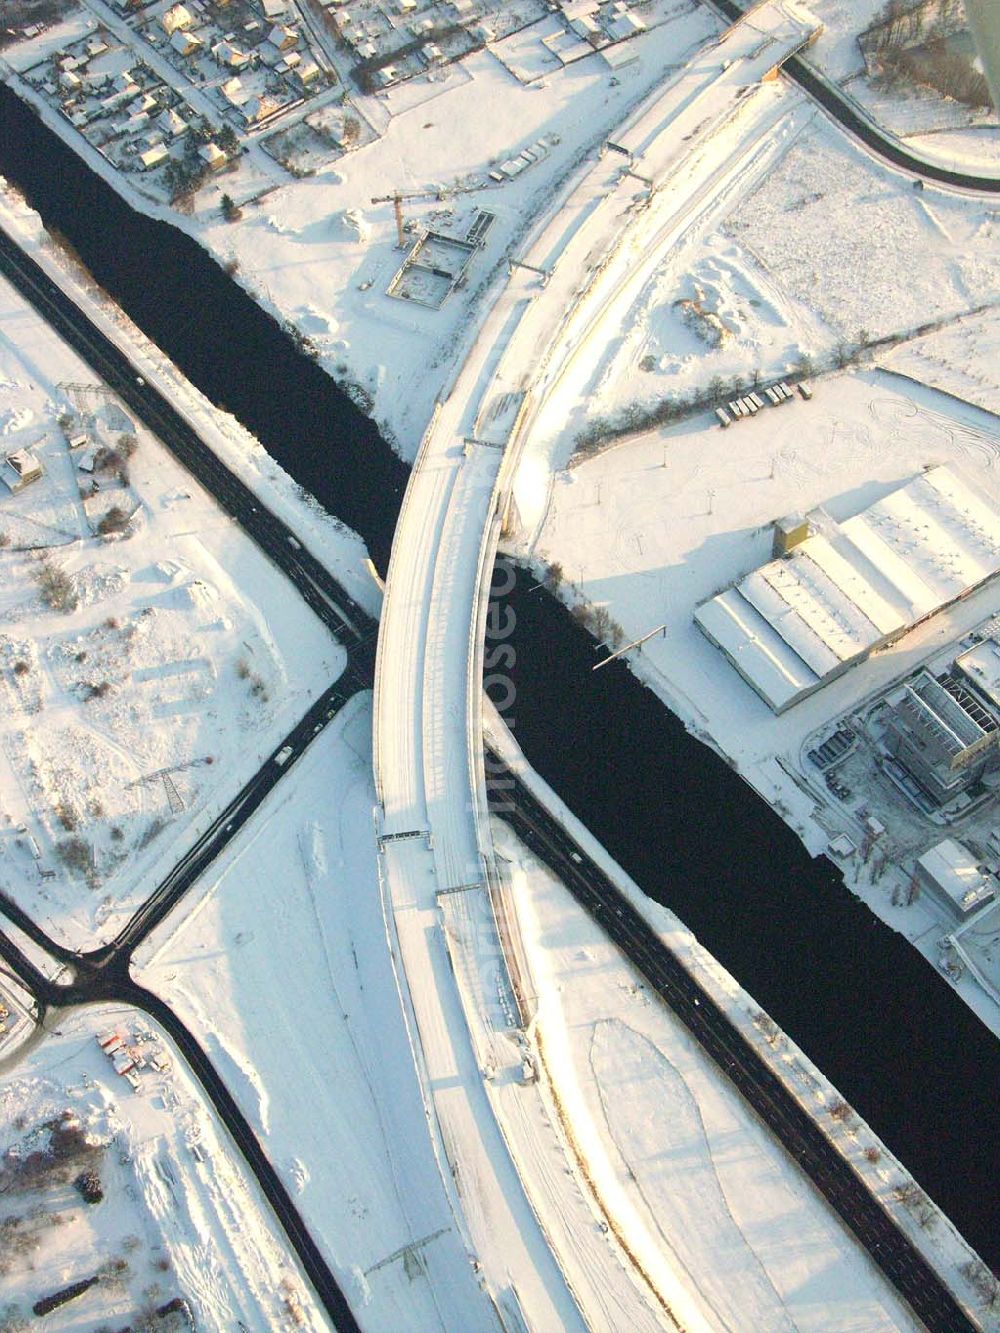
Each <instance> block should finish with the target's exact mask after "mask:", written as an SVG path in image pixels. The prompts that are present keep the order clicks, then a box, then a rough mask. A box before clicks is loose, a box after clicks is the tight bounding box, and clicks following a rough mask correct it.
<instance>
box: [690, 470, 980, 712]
mask: <svg viewBox="0 0 1000 1333" xmlns="http://www.w3.org/2000/svg"><path fill="white" fill-rule="evenodd" d="M998 572H1000V511H998V509H997V508H996V506H995V505H993V504H992V503H991V502H990V501H987V500H985V499H984V498H983V497H982V496H980V495H978V494H977V493H976V492H975V491H973V490H972V489H971V488H970V487H969V486H968V485H967V484H966V483H965V482H964V481H963V480H962V479H961V478H960V477H959V476H957V475H956V474H955V473H954V472H952V471H951V470H950V469H949V468H947V467H934V468H929V469H928V470H927V471H926V472H923V473H921V475H920V476H918V477H916V478H914V480H913V481H911V482H909V483H908V484H907V485H905V486H901V487H900V488H899V489H898V490H896V491H893V492H892V493H891V494H889V495H887V496H885V498H884V499H882V500H879V501H878V503H877V504H874V505H872V506H871V508H869V509H866V510H864V512H863V513H860V514H857V515H856V516H855V517H854V518H851V519H848V520H847V521H846V522H845V523H841V524H839V525H837V524H834V523H832V522H831V523H828V524H827V525H825V530H824V532H823V533H821V534H816V535H813V536H811V537H807V538H806V540H805V541H804V542H802V543H801V544H800V545H799V546H797V547H795V548H794V550H793V551H792V552H791V553H790V554H789V555H788V556H785V557H783V558H782V559H778V560H772V561H771V562H770V564H767V565H764V566H762V567H761V568H760V569H756V570H754V571H753V572H752V573H750V574H747V575H746V576H745V577H744V578H743V579H741V580H740V581H739V582H738V583H737V584H736V586H735V587H734V588H729V589H727V590H726V591H725V592H723V593H720V594H719V595H718V596H717V597H713V598H711V599H710V600H709V601H707V602H705V603H703V604H702V605H701V606H699V607H698V609H697V610H696V611H695V620H696V622H697V623H698V625H699V626H700V628H701V629H702V630H703V631H704V632H705V634H706V635H707V636H708V637H709V638H710V639H711V640H712V642H713V643H715V644H717V645H718V646H719V647H720V648H722V650H723V651H724V652H725V653H726V655H727V656H728V657H729V658H730V660H731V661H732V663H733V665H734V666H735V667H736V668H737V670H738V671H739V672H740V674H741V675H742V676H743V677H744V678H745V679H746V680H747V682H748V683H749V684H750V685H751V686H752V687H753V688H754V689H755V690H756V691H757V693H758V694H759V695H760V696H761V697H762V698H763V699H765V700H766V702H767V703H768V704H770V706H771V707H772V708H773V709H774V711H775V712H778V713H780V712H781V711H782V710H783V709H785V708H788V707H790V706H791V705H792V704H793V703H795V702H797V700H798V699H800V698H803V697H804V696H805V695H806V694H811V693H812V691H813V690H815V689H818V688H819V687H820V686H821V685H823V684H824V683H825V682H826V681H827V680H829V679H831V678H832V677H833V676H835V675H839V674H840V672H841V671H843V670H844V669H845V668H846V667H848V666H849V665H851V664H852V663H854V662H857V661H860V660H861V659H862V658H864V657H866V656H867V655H868V654H869V653H870V652H871V651H872V650H873V649H874V648H878V647H880V646H882V645H883V644H886V643H888V642H890V641H891V640H892V639H894V638H897V637H898V636H899V635H900V634H902V633H904V632H905V631H906V630H907V629H909V628H910V626H911V625H913V624H915V623H916V622H917V621H919V620H923V619H924V618H925V617H927V616H929V615H932V614H933V613H934V612H935V611H938V610H940V609H941V608H942V607H944V606H947V605H948V604H949V603H950V602H953V601H955V599H956V598H958V597H961V596H962V595H963V593H966V592H968V591H970V590H971V589H972V588H975V587H977V586H978V585H979V584H980V583H983V582H985V581H986V580H987V579H990V578H993V577H994V576H995V575H996V574H997V573H998Z"/></svg>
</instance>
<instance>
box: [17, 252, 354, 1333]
mask: <svg viewBox="0 0 1000 1333" xmlns="http://www.w3.org/2000/svg"><path fill="white" fill-rule="evenodd" d="M0 272H2V273H3V274H4V276H5V277H7V278H8V280H9V281H10V282H11V283H12V284H13V285H14V286H15V287H16V288H17V289H18V290H19V291H20V292H21V293H22V294H23V295H24V296H25V297H26V299H27V300H28V301H30V303H31V304H32V305H33V306H34V307H35V308H36V310H38V312H39V313H40V314H41V316H42V318H43V319H45V320H46V321H47V322H48V323H49V324H50V325H51V326H52V327H53V328H54V329H55V330H56V331H57V332H58V333H59V334H60V335H61V336H62V337H63V339H64V340H65V341H66V342H67V343H68V344H69V345H70V346H71V347H73V348H74V349H75V350H76V351H77V352H78V353H79V354H80V355H81V356H82V357H83V359H84V360H85V361H86V362H87V363H88V364H89V365H90V366H91V368H92V369H93V370H94V371H95V373H96V374H97V375H98V376H99V377H100V378H101V379H102V380H103V381H104V382H105V383H106V384H108V385H109V386H110V387H111V388H112V389H114V390H115V391H116V392H117V393H118V394H119V396H120V397H121V398H122V400H123V401H124V402H125V403H126V404H127V405H128V406H129V407H130V408H131V409H132V410H133V411H134V412H135V413H136V415H137V416H138V417H140V418H141V419H142V420H143V422H144V423H145V424H146V425H147V426H148V427H149V428H150V429H151V430H152V431H153V432H154V433H155V434H156V435H157V436H158V437H159V438H160V440H162V441H163V443H164V444H166V445H167V446H168V448H170V449H171V451H172V452H173V453H174V455H175V456H176V457H177V458H178V459H179V460H180V462H181V463H183V464H184V466H185V467H186V468H187V469H188V470H189V471H190V472H191V473H192V474H193V475H194V476H195V477H197V479H198V480H199V481H200V482H201V483H202V485H203V486H205V488H206V489H207V490H208V491H210V492H211V494H212V495H213V496H214V497H215V498H216V500H217V501H218V503H219V504H220V505H221V507H222V508H223V509H225V510H227V511H228V512H229V513H230V514H232V515H233V517H234V518H236V519H237V520H238V521H239V522H240V524H241V525H242V526H243V528H244V529H245V531H246V532H247V534H248V535H249V536H250V537H251V538H252V539H253V540H254V541H255V542H256V543H257V545H258V546H259V547H260V548H261V549H262V550H263V551H264V552H265V553H266V554H267V555H268V556H269V557H270V558H271V559H272V560H273V561H274V563H275V564H276V565H277V566H278V567H279V568H280V569H282V570H283V571H284V572H285V574H286V575H287V576H288V577H289V578H290V579H291V580H292V582H293V583H294V584H295V586H296V588H297V589H298V591H299V592H300V594H301V595H302V597H303V598H304V600H305V601H306V602H307V603H308V605H309V606H311V607H312V609H313V610H314V611H315V613H316V614H317V616H318V617H319V618H320V619H321V620H322V621H323V623H324V624H325V625H327V627H328V628H329V629H330V630H331V632H332V633H333V634H334V635H335V636H336V637H338V638H339V639H341V640H342V641H346V647H347V653H348V663H347V667H346V669H345V672H344V674H343V676H342V677H341V679H340V680H339V681H338V682H337V683H336V684H334V685H333V686H331V687H330V688H329V689H328V690H326V691H325V692H324V694H323V695H321V696H320V698H319V699H318V700H317V701H316V702H315V703H314V704H313V705H312V706H311V707H310V709H309V710H308V711H307V713H306V715H305V716H304V717H303V719H302V720H301V722H299V724H298V725H297V726H296V727H295V728H294V729H293V731H292V732H291V733H290V734H289V735H288V736H287V737H285V739H284V741H283V742H282V744H281V745H280V746H279V747H278V748H277V749H276V750H275V751H274V753H273V754H272V755H271V756H270V757H269V758H268V759H267V760H266V761H265V763H264V764H263V766H262V767H261V768H260V770H259V771H258V772H257V773H256V774H255V775H254V777H253V778H251V780H250V782H249V783H247V784H246V786H245V787H244V788H243V789H242V790H241V791H240V792H239V793H238V794H237V796H236V797H234V799H233V800H232V801H231V802H230V804H229V805H228V806H227V807H226V809H225V810H224V811H223V812H222V814H221V815H220V816H219V817H218V819H216V820H215V821H214V822H213V824H212V826H211V828H210V829H208V830H206V832H205V833H204V834H202V835H201V837H200V838H199V839H198V840H197V842H196V843H195V844H194V846H193V847H192V848H190V850H189V851H188V852H187V853H186V854H185V855H184V856H183V857H182V859H181V860H180V862H178V864H177V865H175V866H174V867H173V869H172V870H171V872H170V874H169V875H168V876H167V878H166V879H165V880H164V881H163V882H162V883H161V884H160V885H159V886H158V887H157V888H156V889H155V890H154V892H153V893H152V894H151V896H150V898H149V899H148V900H147V901H146V902H145V903H144V904H143V905H142V907H141V908H140V909H139V911H138V912H137V913H136V914H135V915H134V916H133V917H132V919H131V920H130V921H129V922H128V924H127V925H126V927H125V929H124V930H123V931H122V933H121V934H120V935H119V936H118V938H117V939H116V940H115V941H114V942H113V943H112V944H111V945H110V946H108V947H107V948H106V949H104V950H100V951H98V952H97V953H96V954H92V955H84V956H82V957H80V956H78V955H73V954H69V957H68V958H67V954H68V952H69V951H66V950H64V949H61V948H59V947H58V946H53V943H52V941H50V940H48V938H47V936H46V935H45V934H44V932H42V931H41V930H40V928H39V927H37V926H35V924H34V923H33V922H31V920H30V918H27V917H26V914H24V913H20V912H18V915H19V916H20V918H21V919H20V921H18V920H17V919H16V917H15V914H14V913H9V915H10V916H11V919H12V920H15V924H20V925H21V927H22V928H23V929H24V930H25V933H27V934H29V935H30V937H31V938H32V939H33V940H34V941H35V942H36V943H39V944H41V945H42V947H43V948H45V949H46V950H47V951H48V952H49V953H51V954H52V955H53V956H55V957H56V958H57V959H59V961H64V962H65V961H68V962H70V963H71V965H73V966H74V967H76V968H77V969H78V975H77V979H76V980H75V982H73V983H72V984H69V985H66V986H62V985H59V984H58V983H57V982H53V981H51V980H50V979H49V978H48V977H46V976H45V975H44V974H43V973H42V972H41V971H40V970H39V968H38V967H37V966H36V965H35V964H34V963H33V962H32V961H31V959H30V958H28V956H27V955H26V954H25V953H24V951H23V950H22V949H21V948H20V947H19V946H18V945H17V944H16V943H15V942H14V941H13V940H11V939H10V938H8V937H7V936H6V935H5V934H3V933H2V932H0V957H2V958H3V960H4V961H5V962H6V963H7V964H8V966H9V967H10V968H11V969H12V970H13V971H14V972H15V973H16V975H18V976H19V977H21V979H22V980H23V981H24V982H25V984H26V985H27V986H28V987H29V989H30V990H31V991H32V992H33V994H34V996H35V998H36V1001H37V1003H38V1006H39V1010H40V1012H39V1021H41V1019H42V1017H43V1016H44V1011H45V1009H46V1008H63V1007H66V1006H69V1005H77V1004H84V1003H88V1002H90V1001H94V1000H116V1001H119V1002H121V1003H123V1004H132V1005H136V1006H138V1007H139V1008H141V1009H143V1010H145V1012H147V1013H148V1014H150V1016H151V1017H153V1018H154V1019H155V1020H156V1021H157V1022H159V1023H161V1024H162V1026H163V1027H164V1028H165V1029H166V1030H167V1031H168V1032H169V1033H170V1035H171V1036H172V1037H173V1039H174V1041H175V1042H176V1044H177V1045H178V1047H179V1048H180V1049H181V1051H182V1052H183V1054H184V1056H185V1058H186V1060H187V1061H188V1064H189V1066H190V1068H191V1069H192V1071H193V1073H194V1074H195V1075H196V1077H197V1078H198V1079H199V1081H200V1082H201V1084H202V1086H203V1087H204V1089H205V1092H206V1094H207V1095H208V1097H209V1098H210V1099H211V1101H212V1103H213V1105H214V1107H215V1109H216V1111H217V1112H218V1114H219V1116H220V1118H221V1119H222V1121H223V1123H224V1124H225V1126H226V1128H227V1129H228V1131H229V1133H230V1134H231V1136H232V1138H233V1139H234V1141H235V1142H236V1144H237V1146H238V1147H239V1149H240V1151H241V1152H242V1153H243V1155H244V1157H245V1158H246V1161H247V1163H248V1165H249V1167H250V1169H251V1170H252V1171H253V1173H254V1175H255V1177H256V1179H257V1181H258V1183H259V1185H260V1187H261V1189H262V1191H263V1192H264V1194H265V1196H266V1197H267V1199H268V1201H269V1203H270V1204H271V1206H272V1208H273V1209H274V1212H275V1214H276V1216H277V1217H278V1219H279V1221H280V1223H281V1225H282V1227H283V1228H284V1230H285V1233H286V1235H287V1236H288V1239H289V1242H290V1243H291V1245H292V1246H293V1248H294V1250H295V1252H296V1254H297V1255H298V1258H299V1261H300V1263H301V1264H302V1267H303V1269H304V1270H305V1272H306V1274H307V1276H308V1278H309V1280H310V1282H311V1283H312V1285H313V1288H314V1289H315V1291H316V1293H317V1295H318V1296H319V1298H320V1300H321V1301H322V1303H323V1305H324V1307H325V1309H326V1311H327V1313H328V1314H329V1316H330V1318H331V1320H332V1321H333V1323H334V1326H335V1327H336V1328H337V1329H338V1330H341V1331H342V1333H355V1331H356V1330H359V1325H358V1323H357V1321H356V1319H355V1318H354V1314H353V1312H352V1310H351V1307H350V1305H349V1303H348V1301H347V1298H346V1297H345V1296H344V1293H343V1291H342V1290H341V1288H340V1286H339V1285H338V1283H337V1280H336V1278H335V1277H334V1274H333V1272H332V1270H331V1269H330V1267H329V1265H328V1264H327V1263H326V1261H325V1259H324V1258H323V1256H322V1254H321V1252H320V1250H319V1247H318V1246H317V1245H316V1242H315V1241H314V1240H313V1238H312V1236H311V1235H310V1232H309V1229H308V1227H307V1226H306V1223H305V1221H304V1220H303V1218H302V1216H301V1214H300V1213H299V1212H298V1210H297V1209H296V1207H295V1205H294V1204H293V1203H292V1200H291V1198H290V1196H289V1194H288V1192H287V1190H286V1189H285V1187H284V1185H283V1184H282V1182H281V1179H280V1177H279V1176H278V1174H277V1172H276V1171H275V1170H274V1168H273V1167H272V1165H271V1163H270V1161H269V1160H268V1158H267V1155H266V1153H265V1152H264V1149H263V1147H262V1145H261V1143H260V1141H259V1139H258V1138H257V1136H256V1135H255V1134H254V1132H253V1130H252V1128H251V1127H250V1124H249V1122H248V1121H247V1119H246V1117H245V1116H244V1115H243V1114H242V1112H241V1111H240V1109H239V1107H238V1106H237V1104H236V1102H235V1101H234V1099H233V1097H232V1095H231V1094H230V1092H229V1090H228V1088H226V1086H225V1084H224V1083H223V1081H222V1079H221V1078H220V1077H219V1076H218V1074H217V1073H216V1071H215V1069H214V1068H213V1066H212V1063H211V1061H210V1060H209V1059H208V1057H207V1055H206V1054H205V1052H204V1050H203V1049H202V1048H201V1046H200V1045H199V1044H198V1042H197V1041H196V1040H195V1038H194V1037H193V1035H192V1034H191V1033H190V1032H189V1031H188V1029H187V1028H186V1027H185V1025H184V1024H183V1023H182V1022H181V1021H180V1019H178V1018H177V1016H176V1015H175V1014H174V1013H173V1012H172V1010H171V1009H170V1008H169V1007H168V1006H167V1005H166V1004H164V1003H163V1001H161V1000H159V999H158V998H157V997H156V996H154V995H152V994H151V993H150V992H148V991H145V990H144V989H143V988H141V987H139V986H137V985H136V983H135V982H134V981H132V979H131V978H130V976H129V974H128V964H129V960H130V958H131V954H132V951H133V950H134V949H135V947H136V946H137V945H138V944H139V943H140V942H141V941H142V940H143V939H144V938H145V937H146V935H148V934H149V932H150V931H151V930H152V929H153V928H154V927H155V926H156V925H157V924H158V923H159V922H160V921H162V920H163V918H164V917H165V916H166V915H167V913H168V912H170V911H171V909H172V908H173V907H174V906H175V905H176V903H177V902H178V900H179V899H180V898H181V897H182V895H183V894H184V893H185V892H186V891H187V889H188V888H190V886H191V885H192V884H193V883H195V881H196V880H197V879H198V877H199V876H200V875H201V874H202V873H203V872H204V870H205V869H206V867H207V866H208V865H209V864H210V862H211V861H213V860H214V859H215V858H216V857H217V856H218V855H219V853H220V851H221V850H222V848H223V847H224V846H225V844H226V843H227V842H228V841H229V839H230V838H232V837H233V836H235V834H236V833H237V831H238V830H239V829H240V828H241V827H242V826H243V824H245V823H246V821H247V820H248V819H249V818H250V816H251V815H252V814H253V813H254V811H255V810H256V809H257V808H258V807H259V806H260V804H261V803H262V802H263V800H264V799H265V798H266V796H267V794H268V792H269V791H270V790H271V789H272V788H273V786H274V785H275V783H276V782H277V781H278V780H279V779H280V777H281V776H282V774H283V773H284V772H286V771H287V769H288V768H289V767H290V766H291V765H292V764H293V763H294V761H295V759H297V758H298V757H299V755H300V754H301V753H302V751H303V750H304V749H305V747H306V746H307V745H308V744H309V742H310V741H311V740H312V739H313V737H314V736H315V735H316V734H317V733H318V732H320V731H321V730H322V729H323V727H324V726H326V724H327V723H328V722H329V720H330V719H331V718H332V717H333V716H334V715H335V714H336V712H337V711H338V710H339V708H340V707H341V706H342V705H343V704H344V703H345V702H346V701H347V699H348V698H350V697H351V695H353V694H354V693H355V692H356V691H357V690H358V689H363V688H368V687H369V686H370V684H371V680H372V677H373V673H374V657H375V639H376V635H377V630H378V626H377V623H376V622H375V621H374V620H372V619H371V617H370V616H369V615H368V614H367V612H366V611H365V610H364V609H363V608H362V607H361V606H360V605H358V604H357V603H356V602H355V601H354V600H353V599H352V598H351V597H349V596H348V594H347V593H346V592H345V591H344V589H343V588H342V587H341V586H340V584H339V583H338V582H337V581H336V580H335V579H334V578H333V577H332V576H331V575H330V574H329V573H328V571H327V570H326V569H325V568H324V567H323V565H321V564H320V562H319V561H318V560H316V558H315V557H314V556H313V555H312V554H311V553H310V552H309V551H307V550H306V549H305V547H304V546H303V544H302V543H301V542H300V541H299V539H298V538H297V537H296V536H295V534H294V533H292V532H291V530H290V529H289V528H287V527H286V526H285V524H283V523H282V522H281V521H280V520H279V519H278V518H277V517H276V516H275V515H274V514H272V513H271V512H270V510H268V509H267V508H266V507H265V506H264V505H262V503H261V502H260V500H259V499H258V498H257V496H256V495H254V493H253V492H252V491H251V490H250V489H249V488H248V487H247V486H245V485H244V484H243V483H242V482H241V481H240V480H239V479H238V478H237V477H236V476H235V475H234V474H233V473H232V472H231V471H230V470H229V469H228V468H227V467H225V465H224V464H222V463H221V462H220V461H219V460H218V459H217V458H216V456H215V455H214V454H213V453H212V451H211V450H210V449H209V448H208V447H207V446H206V445H205V444H204V443H203V441H202V440H201V439H200V438H199V437H198V435H197V434H196V432H195V431H194V429H193V428H192V427H191V426H190V425H189V424H188V423H187V421H185V419H184V418H183V417H182V416H181V415H180V414H179V413H178V412H177V411H176V410H175V409H174V408H173V407H172V406H171V405H170V404H169V403H168V402H167V400H166V399H165V398H164V397H163V396H162V394H161V393H160V392H159V391H158V390H157V389H156V388H154V387H153V386H152V385H150V384H148V383H146V381H145V379H144V377H142V376H140V375H139V373H138V372H137V370H136V368H135V367H134V366H133V365H132V363H131V362H130V361H129V359H128V357H127V356H126V355H125V354H124V353H123V352H122V351H120V349H119V348H118V347H116V346H115V344H114V343H112V342H111V341H110V340H109V339H108V338H107V337H106V336H105V335H104V334H103V333H102V332H101V331H100V330H99V329H98V328H97V327H96V326H95V325H94V324H93V323H92V322H91V321H90V320H89V319H88V318H87V316H86V315H85V314H84V313H83V311H82V310H80V309H79V308H78V307H77V306H76V305H75V304H74V303H73V302H72V301H71V300H70V299H69V297H67V296H66V294H65V293H64V292H63V291H62V290H61V289H60V288H59V287H58V286H56V284H55V283H53V282H52V281H51V279H50V278H49V277H48V276H47V275H46V274H45V273H44V272H43V271H42V270H41V269H40V268H39V267H38V265H37V264H35V263H34V261H33V260H32V259H30V258H29V257H28V256H27V255H25V254H24V253H23V252H22V251H21V250H20V249H19V248H18V247H17V246H16V245H15V244H14V243H13V242H12V241H11V240H10V238H9V237H8V236H7V235H6V234H5V233H4V232H3V231H2V230H0ZM288 747H290V750H289V748H288ZM279 755H282V758H281V759H280V760H279V758H278V756H279Z"/></svg>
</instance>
